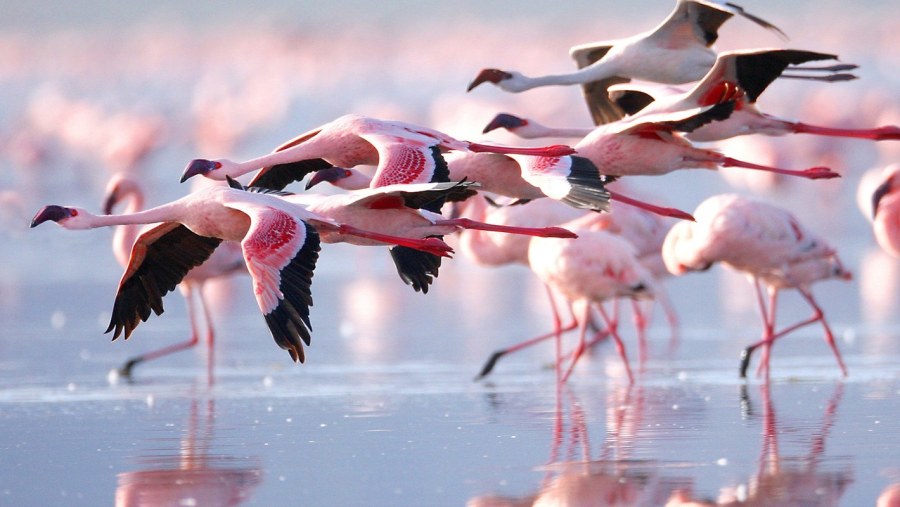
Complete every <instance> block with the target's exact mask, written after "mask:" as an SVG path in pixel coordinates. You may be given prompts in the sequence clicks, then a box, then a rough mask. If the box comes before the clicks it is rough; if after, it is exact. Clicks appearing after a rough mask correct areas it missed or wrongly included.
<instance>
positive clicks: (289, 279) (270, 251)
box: [31, 185, 452, 362]
mask: <svg viewBox="0 0 900 507" xmlns="http://www.w3.org/2000/svg"><path fill="white" fill-rule="evenodd" d="M47 220H51V221H53V222H56V223H57V224H59V225H60V226H62V227H63V228H66V229H73V230H83V229H93V228H97V227H108V226H116V225H127V224H155V223H160V225H157V226H155V227H153V228H152V229H150V230H148V231H146V232H144V233H143V234H141V235H140V236H139V237H138V238H137V240H136V241H135V243H134V246H133V247H132V250H131V258H130V260H129V262H128V266H127V267H126V268H125V273H124V274H123V275H122V279H121V281H120V282H119V288H118V291H117V294H116V300H115V303H114V305H113V311H112V318H111V319H110V324H109V328H108V329H107V331H106V332H107V333H108V332H110V331H113V339H114V340H115V339H116V338H118V337H119V336H120V335H121V334H123V332H124V336H125V338H126V339H127V338H128V337H129V336H130V335H131V333H132V332H133V331H134V329H135V327H137V325H138V324H140V322H141V321H146V320H147V319H148V318H149V317H150V312H151V311H153V312H155V313H156V314H157V315H159V314H161V313H162V312H163V305H162V298H163V296H164V295H165V294H167V293H168V292H170V291H172V290H174V289H175V286H176V285H177V284H178V283H180V282H181V281H182V280H183V279H184V277H185V275H186V274H187V273H188V271H190V270H191V269H192V268H194V267H196V266H198V265H200V264H202V263H203V262H204V261H205V260H206V259H207V258H209V256H210V255H211V254H212V252H213V251H214V250H215V249H216V247H218V246H219V243H221V242H222V241H240V242H241V249H242V251H243V254H244V262H245V263H246V265H247V270H248V271H249V272H250V276H251V278H252V280H253V292H254V295H255V296H256V302H257V304H258V306H259V309H260V311H261V312H262V313H263V316H264V317H265V320H266V324H267V325H268V327H269V330H270V331H271V333H272V336H273V337H274V339H275V343H277V344H278V346H280V347H281V348H283V349H285V350H287V351H288V352H289V353H290V355H291V358H292V359H293V360H294V361H295V362H303V361H304V358H305V356H304V352H303V346H302V343H305V344H306V345H309V343H310V330H311V324H310V321H309V307H310V306H311V305H312V296H311V294H310V284H311V283H312V275H313V270H314V269H315V263H316V260H317V259H318V253H319V233H318V232H317V230H318V231H321V232H323V233H329V234H331V235H330V236H329V238H331V239H333V240H337V239H340V238H345V237H347V236H348V235H349V236H354V237H357V238H361V239H360V241H363V239H364V241H366V242H368V243H367V244H385V243H387V244H401V245H405V246H410V247H414V248H422V249H424V250H426V251H429V252H431V253H434V254H438V255H449V253H450V252H451V251H452V249H450V247H449V246H448V245H447V244H446V243H444V242H443V241H440V240H437V239H435V238H427V239H424V240H422V239H415V238H404V237H396V236H389V235H385V234H379V233H375V232H371V231H364V230H361V229H358V228H355V227H353V226H350V225H346V224H340V223H336V222H333V221H331V220H329V219H327V218H324V217H320V216H317V215H315V214H314V213H311V212H309V211H307V210H306V209H305V208H303V207H302V206H298V205H296V204H293V203H290V202H287V201H285V200H283V199H281V198H280V197H278V196H275V195H267V194H263V193H256V192H245V191H243V190H239V189H235V188H230V187H223V186H218V185H217V186H211V187H208V188H206V189H202V190H200V191H198V192H194V193H191V194H188V195H187V196H184V197H182V198H180V199H177V200H175V201H172V202H170V203H167V204H163V205H161V206H157V207H155V208H150V209H147V210H144V211H138V212H135V213H129V214H125V215H105V216H96V215H92V214H91V213H89V212H87V211H86V210H84V209H81V208H75V207H63V206H56V205H51V206H45V207H44V208H42V209H41V210H39V211H38V212H37V214H36V215H35V216H34V219H32V221H31V227H36V226H38V225H40V224H41V223H43V222H46V221H47ZM301 340H302V343H301Z"/></svg>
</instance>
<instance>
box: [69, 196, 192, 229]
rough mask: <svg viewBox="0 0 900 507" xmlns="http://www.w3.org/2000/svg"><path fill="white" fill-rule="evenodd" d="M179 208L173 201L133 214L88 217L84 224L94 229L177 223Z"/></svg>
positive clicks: (179, 214) (179, 216)
mask: <svg viewBox="0 0 900 507" xmlns="http://www.w3.org/2000/svg"><path fill="white" fill-rule="evenodd" d="M180 208H181V207H180V206H179V204H178V201H175V202H171V203H168V204H163V205H162V206H157V207H155V208H150V209H147V210H143V211H135V212H133V213H123V214H121V215H90V217H89V218H90V219H89V220H88V221H86V222H84V223H85V225H86V228H88V229H96V228H98V227H109V226H114V225H132V224H136V225H141V224H155V223H160V222H178V221H180V220H181V218H182V214H181V213H180V212H179V209H180Z"/></svg>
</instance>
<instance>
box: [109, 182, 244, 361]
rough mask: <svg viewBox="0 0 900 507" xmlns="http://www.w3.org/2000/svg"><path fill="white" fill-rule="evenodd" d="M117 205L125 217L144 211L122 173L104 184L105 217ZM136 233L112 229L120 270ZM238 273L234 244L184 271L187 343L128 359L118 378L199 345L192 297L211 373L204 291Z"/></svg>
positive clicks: (133, 227) (134, 228)
mask: <svg viewBox="0 0 900 507" xmlns="http://www.w3.org/2000/svg"><path fill="white" fill-rule="evenodd" d="M121 202H127V205H126V208H125V212H126V213H134V212H136V211H140V210H142V209H143V208H144V192H143V189H142V188H141V185H140V183H138V181H137V180H136V179H135V178H133V177H130V176H128V175H127V174H125V173H116V174H115V175H114V176H113V177H112V178H111V179H110V180H109V183H108V184H107V187H106V198H105V200H104V206H103V208H104V209H103V212H104V213H105V214H107V215H109V214H112V212H113V208H114V207H115V206H116V205H117V204H119V203H121ZM139 229H140V228H139V226H138V225H137V224H128V225H120V226H118V227H116V231H115V233H114V234H113V254H115V256H116V260H117V261H119V264H121V265H122V267H123V268H124V267H127V266H128V261H129V258H130V256H131V249H132V246H133V245H134V243H135V240H137V238H138V234H139V233H140V230H139ZM239 272H246V264H245V263H244V256H243V252H242V251H241V246H240V245H239V244H238V243H236V242H234V241H224V242H222V243H221V244H220V245H219V246H218V247H217V248H216V249H215V250H214V251H213V253H212V255H210V256H209V258H208V259H207V260H206V261H205V262H204V263H203V264H201V265H199V266H197V267H195V268H193V269H191V270H190V271H188V272H187V274H186V275H185V276H184V278H183V279H182V280H181V283H180V284H178V288H179V289H180V290H181V294H182V296H184V300H185V302H186V303H187V311H188V321H189V322H190V325H191V337H190V339H189V340H187V341H185V342H182V343H176V344H174V345H170V346H168V347H164V348H161V349H159V350H155V351H151V352H148V353H145V354H141V355H139V356H136V357H133V358H131V359H129V360H128V361H126V362H125V364H124V365H123V366H122V367H121V368H119V369H118V373H119V375H122V376H125V377H130V376H131V372H132V370H133V369H134V367H135V366H137V365H138V364H139V363H143V362H144V361H149V360H151V359H156V358H158V357H162V356H165V355H168V354H172V353H175V352H179V351H182V350H186V349H189V348H192V347H194V346H196V345H197V344H198V343H199V342H200V328H199V321H198V320H199V318H198V316H197V312H198V308H197V306H195V294H196V299H197V301H199V303H200V306H199V311H200V312H202V314H203V318H204V319H205V321H206V322H205V324H206V345H207V348H208V361H209V363H208V367H209V370H210V373H211V372H212V364H213V363H212V352H213V342H214V340H215V329H214V326H213V321H212V314H211V313H210V308H209V304H208V302H207V300H206V296H205V294H204V289H205V287H206V282H208V281H210V280H215V279H219V278H222V277H226V276H230V275H232V274H235V273H239Z"/></svg>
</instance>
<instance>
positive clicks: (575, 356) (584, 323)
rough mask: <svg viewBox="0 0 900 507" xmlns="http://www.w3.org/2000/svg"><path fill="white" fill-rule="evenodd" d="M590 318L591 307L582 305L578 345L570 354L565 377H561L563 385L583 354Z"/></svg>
mask: <svg viewBox="0 0 900 507" xmlns="http://www.w3.org/2000/svg"><path fill="white" fill-rule="evenodd" d="M590 318H591V306H590V305H584V314H583V315H582V318H581V319H580V320H581V322H580V323H579V324H580V325H579V329H578V331H579V333H578V345H576V346H575V352H574V353H573V354H572V360H571V361H570V362H569V368H568V369H567V370H566V373H565V375H563V377H562V382H563V383H565V382H566V381H567V380H568V379H569V375H571V374H572V370H574V369H575V364H576V363H578V360H579V359H581V355H582V354H583V353H584V350H585V343H586V341H585V335H586V334H587V326H588V324H587V323H588V320H590ZM560 359H562V358H560ZM558 364H559V361H557V368H558V367H559V366H558Z"/></svg>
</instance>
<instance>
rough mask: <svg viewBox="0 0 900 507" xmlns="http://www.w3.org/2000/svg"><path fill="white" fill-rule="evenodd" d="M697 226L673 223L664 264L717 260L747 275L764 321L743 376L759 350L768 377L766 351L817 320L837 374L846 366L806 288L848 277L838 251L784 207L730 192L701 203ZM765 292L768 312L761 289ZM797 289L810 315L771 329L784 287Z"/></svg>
mask: <svg viewBox="0 0 900 507" xmlns="http://www.w3.org/2000/svg"><path fill="white" fill-rule="evenodd" d="M694 216H695V218H696V219H697V221H696V222H691V223H687V222H685V223H684V225H682V224H681V223H679V224H676V225H675V227H673V228H672V230H671V231H669V234H668V236H667V237H666V240H665V243H664V244H663V249H662V252H663V260H664V261H665V263H666V267H667V268H668V269H669V271H670V272H672V273H673V274H676V275H681V274H684V273H686V272H688V271H702V270H705V269H708V268H709V267H710V266H712V264H714V263H716V262H723V263H725V264H726V265H728V266H730V267H732V268H734V269H736V270H738V271H742V272H744V273H746V274H747V275H748V276H749V277H750V278H751V279H752V280H753V282H754V287H755V288H756V293H757V300H758V302H759V307H760V312H761V314H762V317H763V335H762V339H761V340H760V341H758V342H756V343H754V344H752V345H750V346H748V347H747V348H746V349H744V352H743V353H742V356H741V367H740V375H741V377H744V376H746V370H747V366H748V365H749V361H750V355H751V354H752V353H753V351H754V350H755V349H756V348H757V347H759V346H761V345H762V346H763V357H762V359H761V361H760V365H759V369H758V372H761V373H764V374H765V375H766V377H767V378H768V375H769V354H770V348H771V346H772V345H773V344H774V343H775V340H777V339H778V338H780V337H782V336H784V335H786V334H788V333H790V332H791V331H793V330H795V329H798V328H800V327H803V326H806V325H808V324H812V323H814V322H817V321H818V322H821V323H822V327H823V328H824V330H825V341H826V343H828V346H829V347H830V348H831V350H832V352H833V353H834V356H835V358H836V359H837V363H838V366H839V367H840V369H841V372H842V373H843V374H844V375H846V374H847V368H846V367H845V366H844V361H843V360H842V359H841V354H840V352H839V351H838V349H837V346H836V345H835V342H834V336H833V334H832V332H831V328H830V327H829V326H828V323H827V322H826V321H825V314H824V312H823V311H822V309H821V308H820V307H819V305H818V303H816V301H815V299H814V298H813V295H812V292H811V291H810V285H811V284H812V283H814V282H816V281H819V280H826V279H829V278H840V279H843V280H849V279H850V276H851V275H850V273H849V272H848V271H847V270H845V269H844V267H843V265H842V264H841V262H840V260H839V259H838V257H837V253H836V252H835V250H834V248H832V247H831V246H830V245H829V244H828V243H827V242H826V241H825V240H824V239H823V238H822V237H820V236H818V235H817V234H815V233H813V232H812V231H810V230H809V229H807V228H806V227H804V226H803V225H802V224H800V222H798V221H797V219H796V218H795V217H794V216H793V215H791V214H790V213H788V212H787V211H785V210H784V209H781V208H778V207H775V206H772V205H769V204H765V203H762V202H759V201H755V200H751V199H747V198H744V197H740V196H738V195H734V194H722V195H716V196H713V197H710V198H708V199H706V200H705V201H703V202H702V203H701V204H700V206H698V207H697V210H696V211H695V212H694ZM761 284H762V285H765V286H766V288H767V289H768V293H769V301H768V308H767V305H766V302H765V298H764V296H763V293H762V288H761V286H760V285H761ZM788 288H795V289H797V290H798V291H799V292H800V294H801V295H802V296H803V298H804V299H805V300H806V302H807V303H808V304H809V305H810V306H811V307H812V309H813V315H812V316H811V317H810V318H808V319H806V320H802V321H800V322H798V323H796V324H793V325H790V326H787V327H785V328H783V329H781V330H780V331H777V332H776V330H775V308H776V304H777V297H778V293H779V292H780V291H781V290H782V289H788Z"/></svg>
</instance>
